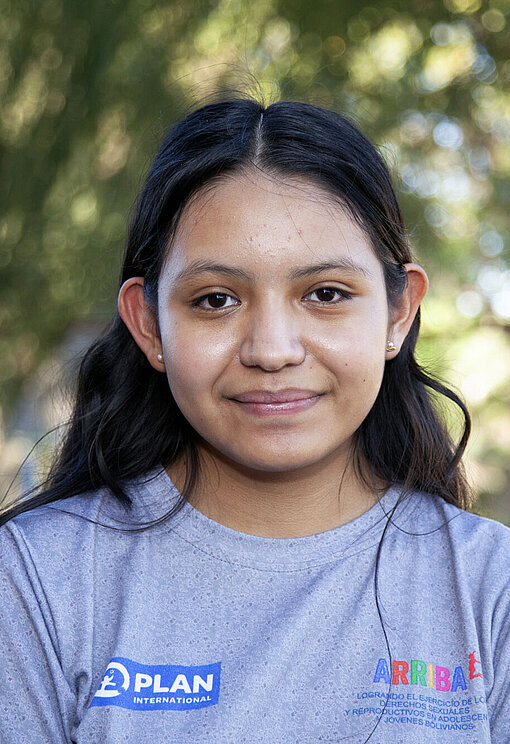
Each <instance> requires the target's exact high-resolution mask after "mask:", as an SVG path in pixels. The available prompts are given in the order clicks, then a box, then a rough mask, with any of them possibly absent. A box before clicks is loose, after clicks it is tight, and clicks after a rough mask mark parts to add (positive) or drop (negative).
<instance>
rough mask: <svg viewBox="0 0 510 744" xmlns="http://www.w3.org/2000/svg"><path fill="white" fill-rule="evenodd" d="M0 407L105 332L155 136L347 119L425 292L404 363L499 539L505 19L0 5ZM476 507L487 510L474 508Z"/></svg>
mask: <svg viewBox="0 0 510 744" xmlns="http://www.w3.org/2000/svg"><path fill="white" fill-rule="evenodd" d="M0 9H1V16H2V24H1V25H0V100H1V108H0V140H1V148H2V156H1V164H0V168H1V184H2V188H1V197H0V198H1V203H0V271H1V275H2V280H1V285H0V385H1V391H2V392H1V398H0V404H1V406H2V408H3V410H4V418H7V415H8V414H9V412H10V411H11V410H12V406H13V404H14V403H15V401H16V400H17V399H18V396H19V394H20V390H21V386H22V384H23V381H24V380H26V379H27V377H28V376H29V375H31V374H32V373H33V371H34V370H36V369H37V368H38V366H39V365H40V364H41V362H42V361H43V360H45V359H46V358H47V357H48V355H50V354H51V352H52V350H53V349H54V348H55V347H56V345H57V344H58V343H59V342H60V340H61V339H62V337H63V335H64V333H65V332H66V331H67V330H68V329H69V328H71V327H73V325H75V324H77V323H79V322H80V321H82V320H83V319H84V318H90V317H91V316H92V317H96V316H97V317H98V318H105V317H107V316H108V315H109V314H110V313H111V311H112V309H113V307H114V302H115V296H116V289H117V287H116V283H115V280H114V277H116V275H117V273H118V270H119V266H120V253H121V248H122V243H123V239H124V236H125V231H126V223H127V219H128V213H129V207H130V205H131V203H132V201H133V199H134V197H135V195H136V193H137V191H138V189H139V187H140V185H141V182H142V179H143V174H144V172H145V171H146V169H147V166H148V164H149V162H150V158H151V156H152V155H153V153H154V151H155V148H156V146H157V143H158V141H159V139H160V137H161V135H162V133H163V132H164V130H165V129H166V128H167V127H168V125H169V124H171V122H172V121H174V120H175V119H176V118H178V117H179V116H181V115H183V114H184V113H186V111H188V110H189V109H190V108H191V107H193V106H194V105H197V104H201V103H203V102H204V101H205V100H206V98H207V96H208V95H210V94H211V93H212V92H213V91H214V90H216V89H218V88H229V89H233V90H241V91H244V92H252V93H255V94H256V95H259V96H260V95H263V97H264V99H265V102H266V103H267V104H268V103H270V102H272V101H274V100H277V99H279V98H292V99H295V98H298V99H302V100H305V101H307V102H310V103H316V104H318V105H323V106H326V107H332V108H335V109H337V110H339V111H341V112H343V113H346V114H348V115H350V116H351V117H353V118H354V119H355V121H356V122H357V123H358V124H359V126H360V127H361V128H362V130H363V131H364V132H365V133H366V134H367V135H368V137H369V138H370V139H372V141H374V142H375V143H377V144H378V145H379V147H380V148H381V152H382V153H383V154H384V156H385V158H386V159H387V162H388V163H389V165H390V168H391V169H392V171H393V172H394V174H395V178H396V181H397V187H398V190H399V193H400V196H401V200H402V204H403V208H404V213H405V215H406V220H407V224H408V227H409V229H410V232H411V236H412V240H413V244H414V246H415V249H416V252H417V255H418V257H419V260H420V261H422V262H423V263H424V265H425V267H426V268H427V270H428V272H429V275H430V277H431V292H430V296H429V298H428V299H427V300H426V302H425V303H424V308H423V310H424V330H423V338H422V341H421V346H420V355H421V358H422V360H424V361H425V362H426V363H428V364H429V365H430V366H431V367H432V368H433V369H434V370H435V371H436V372H437V373H439V374H442V375H444V376H445V377H447V378H448V379H450V380H452V379H453V381H454V382H455V383H456V384H457V385H458V387H459V388H460V389H461V390H462V392H463V393H464V395H465V397H466V398H467V400H468V403H469V404H470V406H471V408H472V410H473V411H474V417H475V426H476V431H477V434H476V436H475V437H474V442H473V445H472V447H471V450H470V455H469V466H470V470H471V474H472V476H473V478H474V481H475V484H476V486H477V488H478V490H479V491H480V492H481V494H482V496H483V497H484V499H485V500H484V501H482V503H483V504H484V508H485V509H486V510H488V511H489V512H490V513H494V514H495V515H496V516H498V517H499V518H500V519H505V520H510V512H509V511H505V510H507V509H508V507H506V506H505V503H506V502H504V501H503V497H504V495H505V494H506V493H507V492H508V488H509V485H510V476H509V472H510V466H509V455H510V412H509V398H510V339H509V333H508V330H509V324H510V271H509V268H508V260H509V251H508V239H509V231H510V214H509V208H508V205H509V203H510V179H509V175H510V147H509V144H510V91H509V85H508V83H509V80H510V60H509V59H508V50H509V49H510V17H509V16H510V0H490V1H489V2H482V1H481V0H444V3H443V2H440V1H436V0H406V2H403V1H397V0H371V2H364V1H363V0H361V1H360V0H357V1H356V2H354V1H352V2H349V1H347V0H345V1H343V2H335V1H333V0H315V2H313V3H310V2H309V0H209V2H207V1H206V0H199V1H198V2H197V1H194V2H189V1H187V0H180V1H179V2H166V3H165V2H154V1H153V0H126V2H121V0H101V2H98V1H97V0H91V2H89V3H82V2H78V0H38V1H37V2H35V1H34V0H17V1H16V2H14V0H10V1H9V0H0ZM491 498H492V499H493V502H492V506H491V502H490V499H491Z"/></svg>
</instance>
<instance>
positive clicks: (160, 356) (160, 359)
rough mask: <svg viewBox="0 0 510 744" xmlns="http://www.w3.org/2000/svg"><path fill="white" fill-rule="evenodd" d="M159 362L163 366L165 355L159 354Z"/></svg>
mask: <svg viewBox="0 0 510 744" xmlns="http://www.w3.org/2000/svg"><path fill="white" fill-rule="evenodd" d="M158 362H161V364H163V354H158Z"/></svg>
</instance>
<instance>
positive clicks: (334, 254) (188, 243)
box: [165, 170, 382, 273]
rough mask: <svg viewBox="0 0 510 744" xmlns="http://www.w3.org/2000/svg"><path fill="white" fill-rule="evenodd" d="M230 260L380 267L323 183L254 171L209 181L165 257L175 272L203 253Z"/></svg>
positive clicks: (272, 267) (276, 267)
mask: <svg viewBox="0 0 510 744" xmlns="http://www.w3.org/2000/svg"><path fill="white" fill-rule="evenodd" d="M220 257H221V259H222V261H225V260H227V261H228V260H230V261H234V262H235V263H236V264H237V265H239V264H241V265H243V264H247V265H250V266H254V267H255V268H258V269H259V270H262V269H263V268H264V267H265V268H266V269H267V270H268V271H269V272H275V271H276V272H279V271H285V270H287V269H289V268H298V267H299V265H302V264H304V263H307V264H308V263H310V262H311V261H317V260H319V261H320V260H322V261H324V260H328V259H333V258H348V259H349V260H351V261H354V262H356V263H357V264H359V265H361V266H362V268H363V267H364V268H366V270H367V272H368V273H373V271H374V268H375V267H376V266H377V267H378V268H379V272H376V273H380V272H381V271H382V269H381V267H380V262H379V260H378V258H377V256H376V255H375V253H374V251H373V248H372V245H371V242H370V240H369V238H368V236H367V235H366V234H365V232H364V231H363V230H362V228H361V227H360V225H359V224H358V223H357V222H356V221H355V220H354V218H353V217H352V216H351V215H350V214H349V212H348V211H347V209H346V208H345V207H343V206H342V205H341V204H340V202H339V200H337V199H335V198H334V197H333V196H332V195H331V194H329V193H328V192H327V191H326V190H325V189H323V188H321V187H320V186H317V185H316V184H315V183H313V182H312V181H308V180H306V179H304V178H292V179H286V180H285V181H283V180H281V179H277V178H273V177H270V176H268V175H266V174H264V173H261V172H257V171H255V170H254V171H249V172H248V173H240V174H235V175H230V176H224V177H222V178H221V180H220V181H217V182H214V183H210V184H207V185H206V186H205V187H204V188H202V189H201V190H199V191H198V192H197V193H196V194H195V195H194V196H193V197H192V199H191V200H190V202H189V203H188V204H187V205H186V207H185V209H184V211H183V214H182V216H181V219H180V221H179V225H178V228H177V231H176V233H175V236H174V238H173V240H172V241H171V246H170V249H169V254H168V256H167V261H166V267H165V269H166V271H168V270H169V271H170V273H174V270H175V272H176V273H177V272H178V271H179V270H180V269H182V267H183V266H185V265H186V264H189V263H190V262H192V261H196V260H197V259H198V260H201V259H211V258H214V259H215V260H216V259H219V258H220Z"/></svg>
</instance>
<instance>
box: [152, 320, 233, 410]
mask: <svg viewBox="0 0 510 744" xmlns="http://www.w3.org/2000/svg"><path fill="white" fill-rule="evenodd" d="M162 343H163V351H164V355H165V360H166V372H167V378H168V383H169V385H170V390H171V391H172V395H173V396H174V398H175V401H176V403H177V405H178V406H179V407H181V403H184V402H185V401H187V402H193V401H194V400H196V399H197V397H199V396H203V395H207V394H208V393H210V392H211V391H212V390H213V388H214V385H215V382H216V380H217V379H218V378H219V376H220V375H221V373H222V372H223V370H224V369H225V366H226V365H227V364H228V360H229V359H230V358H231V356H232V349H231V346H230V343H229V341H228V339H225V338H222V337H221V336H218V335H217V334H211V333H207V332H197V330H196V329H193V330H191V329H186V328H179V330H177V328H175V327H174V328H173V329H170V328H169V329H166V332H164V331H163V330H162Z"/></svg>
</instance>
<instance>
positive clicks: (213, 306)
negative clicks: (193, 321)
mask: <svg viewBox="0 0 510 744" xmlns="http://www.w3.org/2000/svg"><path fill="white" fill-rule="evenodd" d="M238 302H239V300H236V299H235V297H232V295H228V294H226V293H225V292H210V293H209V294H206V295H203V297H199V298H198V299H197V300H195V301H194V302H193V305H194V306H195V307H200V308H203V309H204V310H222V309H223V308H225V307H233V306H234V305H237V304H238Z"/></svg>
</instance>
